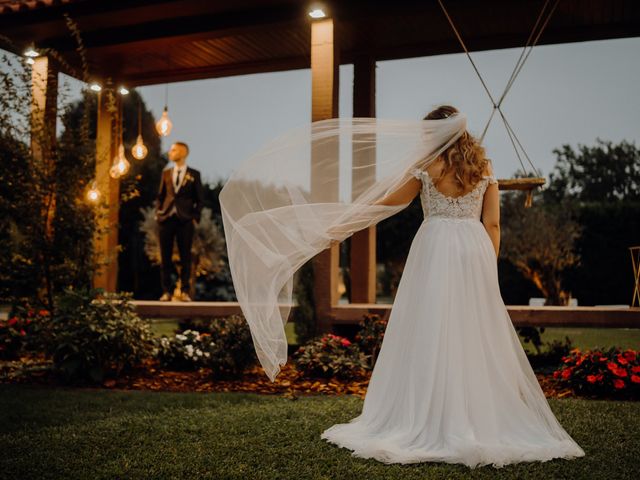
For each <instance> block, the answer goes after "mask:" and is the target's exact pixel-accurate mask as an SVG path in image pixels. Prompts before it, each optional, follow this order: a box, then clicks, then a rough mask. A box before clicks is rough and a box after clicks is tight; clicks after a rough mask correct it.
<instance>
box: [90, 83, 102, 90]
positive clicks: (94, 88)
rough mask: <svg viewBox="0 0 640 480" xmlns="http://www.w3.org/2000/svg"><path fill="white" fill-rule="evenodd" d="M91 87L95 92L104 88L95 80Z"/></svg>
mask: <svg viewBox="0 0 640 480" xmlns="http://www.w3.org/2000/svg"><path fill="white" fill-rule="evenodd" d="M89 88H90V89H91V90H93V91H94V92H99V91H101V90H102V87H101V86H100V84H99V83H95V82H94V83H92V84H91V85H89Z"/></svg>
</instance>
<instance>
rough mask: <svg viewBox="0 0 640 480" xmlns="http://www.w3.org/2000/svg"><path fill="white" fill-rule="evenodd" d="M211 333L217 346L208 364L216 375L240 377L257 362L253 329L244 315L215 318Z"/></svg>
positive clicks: (220, 376) (210, 328)
mask: <svg viewBox="0 0 640 480" xmlns="http://www.w3.org/2000/svg"><path fill="white" fill-rule="evenodd" d="M209 333H210V334H211V339H212V340H213V341H214V342H215V344H216V348H215V349H214V350H213V351H212V354H211V358H209V359H208V360H207V366H208V367H209V368H211V370H212V373H213V375H214V376H215V377H217V378H232V377H238V376H240V375H242V372H243V371H244V370H245V368H247V367H249V366H251V365H254V364H255V363H256V362H257V360H258V357H257V356H256V353H255V348H254V346H253V339H252V337H251V330H250V329H249V324H248V323H247V321H246V320H245V318H244V317H243V316H242V315H230V316H228V317H223V318H215V319H213V321H212V322H211V324H210V326H209Z"/></svg>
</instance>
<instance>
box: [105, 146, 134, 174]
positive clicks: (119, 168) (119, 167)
mask: <svg viewBox="0 0 640 480" xmlns="http://www.w3.org/2000/svg"><path fill="white" fill-rule="evenodd" d="M130 167H131V164H130V163H129V161H128V160H127V157H126V156H125V154H124V145H123V144H122V143H121V144H120V146H119V147H118V154H117V155H116V156H115V157H114V159H113V166H112V167H111V169H110V170H109V175H111V177H112V178H120V177H122V176H124V175H126V174H127V172H128V171H129V168H130Z"/></svg>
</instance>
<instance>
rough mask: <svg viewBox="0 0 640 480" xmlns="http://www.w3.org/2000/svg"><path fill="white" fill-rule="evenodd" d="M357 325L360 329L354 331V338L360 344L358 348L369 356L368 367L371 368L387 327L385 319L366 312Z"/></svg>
mask: <svg viewBox="0 0 640 480" xmlns="http://www.w3.org/2000/svg"><path fill="white" fill-rule="evenodd" d="M359 325H360V330H359V331H358V333H356V336H355V337H354V339H355V341H356V342H357V343H358V345H359V346H360V350H362V351H363V352H364V353H365V354H367V355H368V356H369V365H368V367H369V368H370V369H373V366H374V365H375V363H376V359H377V358H378V352H379V351H380V347H381V346H382V341H383V339H384V332H385V330H386V329H387V320H385V319H383V318H381V317H380V315H377V314H367V315H365V316H364V318H363V319H362V320H361V321H360V323H359Z"/></svg>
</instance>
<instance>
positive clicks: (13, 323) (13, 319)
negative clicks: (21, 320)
mask: <svg viewBox="0 0 640 480" xmlns="http://www.w3.org/2000/svg"><path fill="white" fill-rule="evenodd" d="M16 323H18V319H17V318H16V317H12V318H10V319H9V321H8V322H7V325H9V326H10V327H12V326H14V325H15V324H16Z"/></svg>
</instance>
